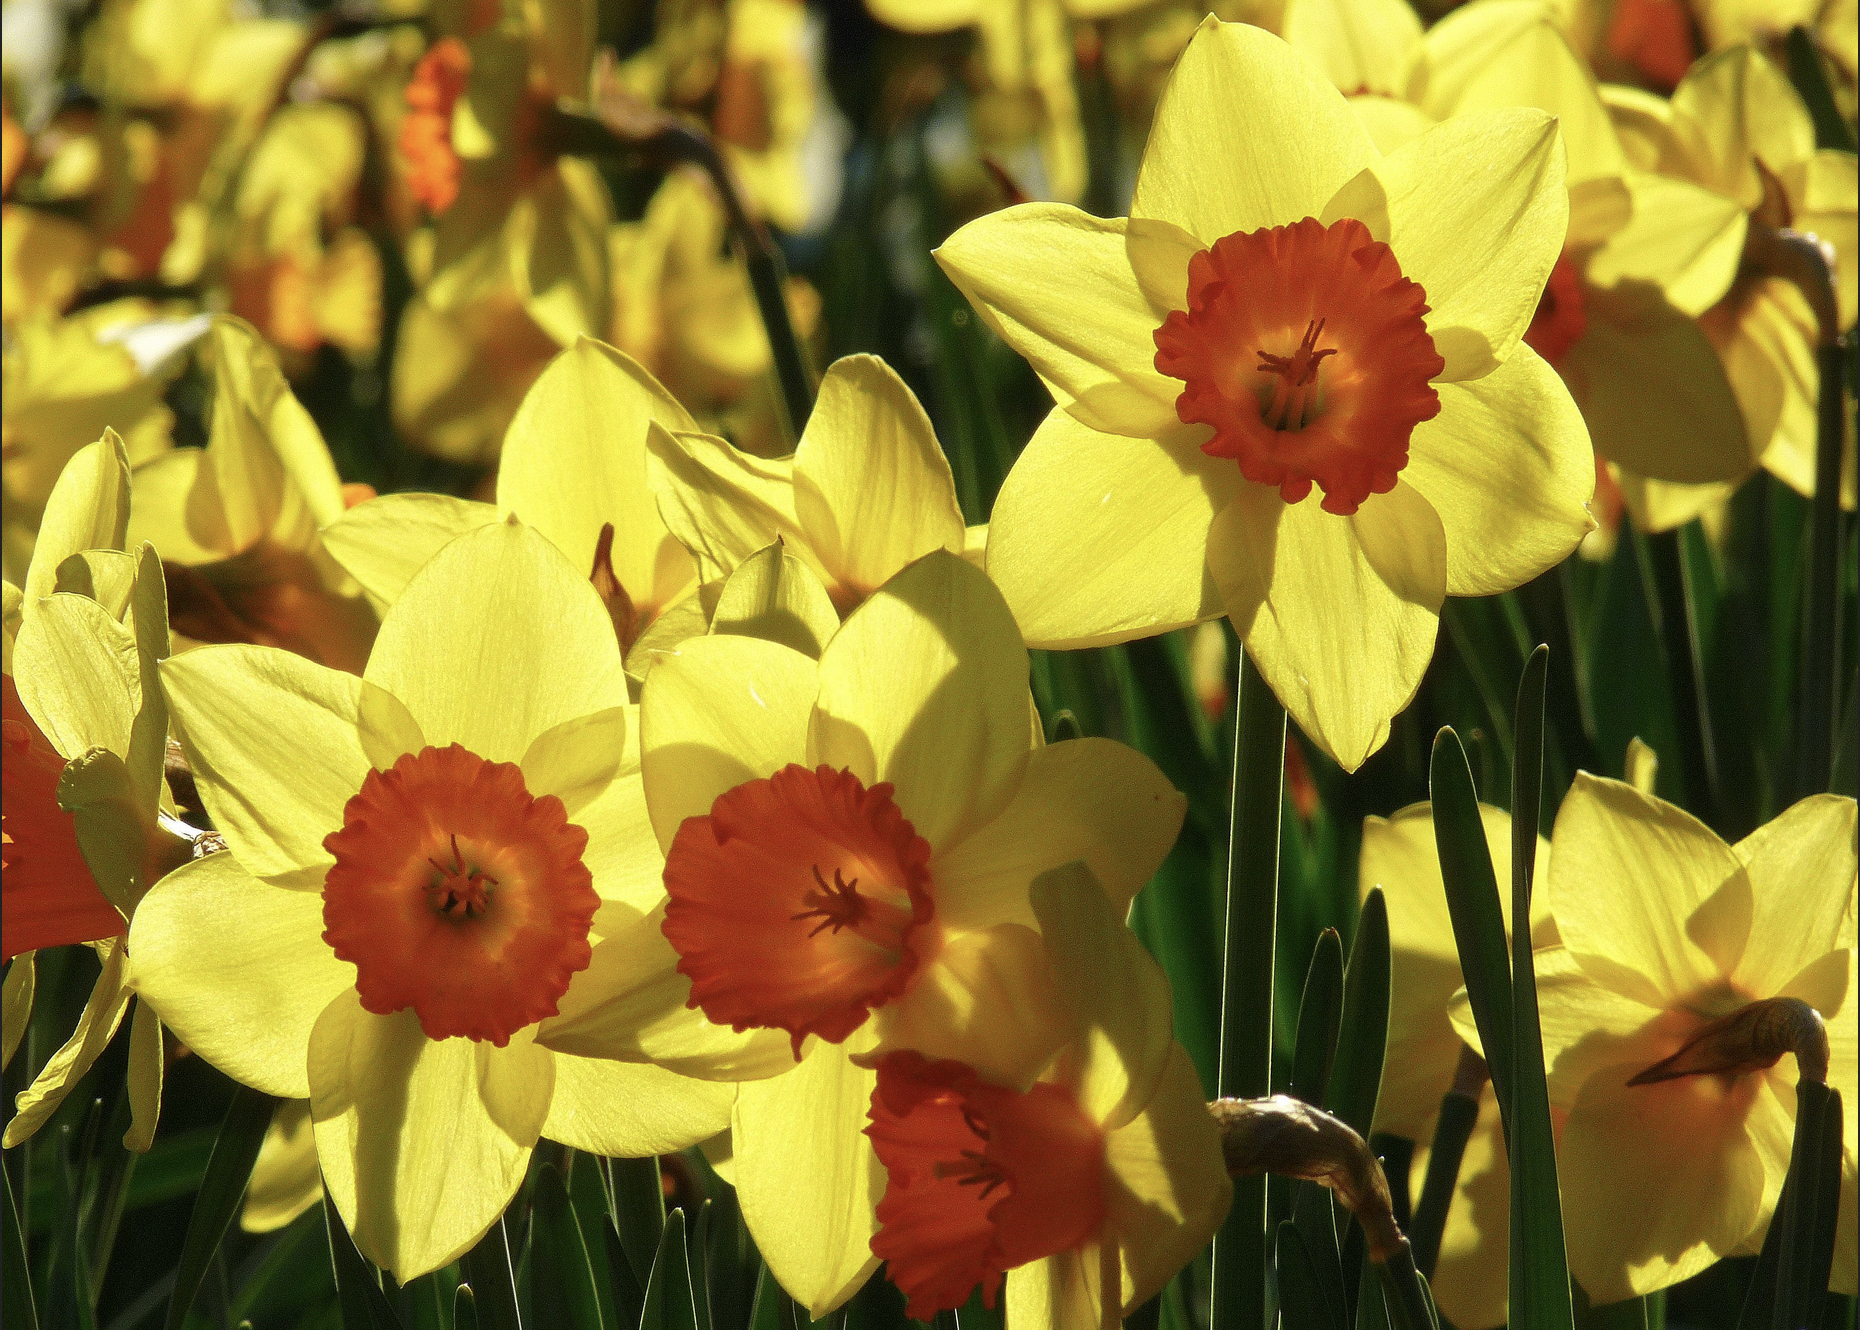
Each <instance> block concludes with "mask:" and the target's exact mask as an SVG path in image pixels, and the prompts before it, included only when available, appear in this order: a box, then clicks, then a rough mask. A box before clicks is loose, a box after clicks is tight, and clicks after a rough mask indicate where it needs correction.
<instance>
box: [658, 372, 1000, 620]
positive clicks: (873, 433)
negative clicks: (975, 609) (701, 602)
mask: <svg viewBox="0 0 1860 1330" xmlns="http://www.w3.org/2000/svg"><path fill="white" fill-rule="evenodd" d="M648 446H649V449H650V460H649V462H648V470H649V474H650V475H651V477H652V486H653V489H654V490H655V491H656V492H657V494H658V496H659V512H660V514H661V515H662V516H663V517H664V519H665V524H666V526H667V527H669V528H670V530H671V532H672V534H673V535H674V536H676V537H677V538H678V539H679V540H680V541H682V542H683V543H684V545H685V547H686V548H687V549H689V550H690V551H691V553H692V555H693V556H694V557H695V558H696V560H697V565H698V574H699V577H700V579H701V580H702V581H703V582H704V583H706V584H712V583H718V582H721V581H722V580H723V579H724V578H726V577H727V576H729V574H730V573H731V572H733V571H735V569H736V568H737V567H738V566H740V565H741V564H742V563H743V562H744V561H745V560H747V559H748V558H749V557H750V556H752V555H753V554H755V553H757V552H758V551H761V550H763V549H766V548H767V547H768V546H769V545H771V544H773V543H774V542H775V541H777V540H779V541H781V542H782V543H783V545H784V547H785V548H786V549H787V550H788V551H789V552H790V553H791V554H793V555H794V556H795V557H797V558H799V559H801V560H802V561H803V562H804V563H806V564H807V566H808V567H809V568H810V569H812V570H813V572H814V573H815V575H816V576H818V577H819V578H820V580H821V582H822V583H823V584H824V585H825V586H826V588H827V594H828V595H829V596H831V597H832V599H833V603H834V604H835V605H836V606H837V607H838V608H839V611H840V613H841V614H842V615H845V614H848V613H850V612H851V611H852V610H853V609H854V608H855V607H856V606H857V605H859V604H860V603H861V602H862V601H863V600H864V599H865V598H866V597H867V596H870V595H871V594H872V593H873V592H874V591H876V590H877V589H878V588H879V587H880V586H881V585H883V584H884V583H885V582H886V581H887V580H888V579H890V578H891V577H892V575H893V574H895V573H897V572H898V571H899V570H900V569H902V568H903V567H904V566H905V565H907V564H909V563H911V562H912V561H913V560H915V559H919V558H921V557H923V556H924V555H925V554H928V553H930V552H931V551H932V550H948V551H950V552H952V553H956V554H961V553H964V552H965V551H968V550H976V549H978V548H979V546H980V544H981V541H982V539H983V538H984V537H985V535H986V528H982V527H977V528H974V529H972V530H971V529H968V528H965V527H964V526H963V522H962V509H961V508H960V507H959V506H958V505H957V502H956V482H955V480H954V478H953V477H952V476H951V474H950V469H949V459H948V458H947V457H946V456H944V453H943V449H942V447H941V445H939V444H938V443H937V440H936V432H935V431H934V430H933V429H932V428H931V426H930V418H929V417H928V416H927V415H925V414H924V409H923V407H922V406H920V405H919V404H918V401H917V398H916V396H915V395H914V394H913V393H912V392H911V390H910V389H909V388H908V387H906V386H905V383H904V380H902V379H900V378H899V377H898V376H897V373H896V371H894V370H893V369H892V368H891V367H890V366H889V365H887V364H885V362H884V361H882V360H880V359H878V358H877V357H876V356H847V357H845V358H844V359H842V360H837V361H835V362H834V363H833V365H832V366H831V367H830V368H829V369H828V370H827V373H826V376H825V377H824V378H823V379H822V380H821V384H820V399H819V401H818V402H816V403H815V405H814V411H813V414H812V415H811V416H809V417H808V421H807V428H806V429H805V430H803V431H802V434H801V441H800V444H799V445H798V446H797V447H796V448H795V451H794V455H793V456H792V457H781V458H775V459H773V460H770V459H765V458H761V457H755V456H753V455H751V454H749V453H745V452H743V451H741V450H740V449H737V448H733V447H731V446H730V444H729V443H727V442H725V441H724V440H722V439H718V438H713V437H712V436H710V435H707V434H692V433H684V434H680V433H674V432H672V431H671V430H667V429H654V430H652V431H651V434H650V437H649V441H648Z"/></svg>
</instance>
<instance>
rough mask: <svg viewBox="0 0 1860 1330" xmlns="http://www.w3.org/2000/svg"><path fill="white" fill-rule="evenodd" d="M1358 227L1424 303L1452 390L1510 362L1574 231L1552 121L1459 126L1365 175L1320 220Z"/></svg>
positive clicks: (1488, 114)
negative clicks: (1384, 247) (1387, 254)
mask: <svg viewBox="0 0 1860 1330" xmlns="http://www.w3.org/2000/svg"><path fill="white" fill-rule="evenodd" d="M1343 217H1354V218H1357V219H1358V220H1359V221H1361V222H1362V223H1363V224H1364V225H1365V226H1367V227H1368V228H1369V231H1370V233H1371V234H1372V235H1374V236H1375V238H1376V239H1378V240H1382V241H1386V242H1387V243H1388V245H1389V247H1390V248H1391V249H1392V250H1394V252H1395V258H1396V260H1397V261H1398V262H1399V263H1400V264H1401V270H1402V273H1403V275H1404V276H1406V277H1408V278H1410V279H1412V280H1413V281H1415V282H1418V283H1419V284H1420V285H1421V288H1422V289H1423V290H1424V291H1425V292H1426V293H1427V303H1428V307H1429V312H1428V315H1427V331H1428V333H1429V335H1430V336H1432V337H1433V339H1434V349H1435V350H1437V351H1438V352H1439V353H1440V355H1441V357H1442V358H1443V359H1444V360H1445V361H1446V368H1445V369H1444V370H1443V371H1442V372H1441V374H1440V375H1439V376H1438V377H1439V378H1440V379H1442V380H1444V381H1448V382H1454V381H1461V380H1466V379H1477V378H1480V377H1483V376H1484V375H1486V374H1490V373H1491V372H1492V371H1493V370H1494V369H1496V368H1497V367H1498V366H1499V364H1500V363H1502V362H1503V361H1504V360H1505V359H1506V358H1507V357H1509V356H1510V355H1511V354H1512V351H1513V349H1514V348H1515V347H1516V346H1517V345H1518V341H1519V339H1520V338H1521V337H1523V335H1524V332H1525V329H1527V328H1528V327H1529V326H1530V322H1531V316H1532V315H1533V314H1534V313H1536V311H1537V302H1538V298H1539V297H1540V296H1541V295H1542V294H1543V289H1544V282H1545V281H1546V280H1547V279H1548V278H1549V276H1550V269H1551V267H1552V266H1554V265H1555V263H1556V260H1557V256H1558V255H1559V254H1560V253H1562V249H1563V239H1564V236H1565V234H1566V233H1567V231H1568V226H1569V193H1568V191H1567V189H1566V188H1565V185H1564V160H1563V153H1562V151H1561V143H1560V140H1559V138H1558V135H1557V125H1556V121H1555V120H1553V119H1552V118H1551V117H1549V116H1547V115H1545V114H1544V113H1543V112H1541V111H1538V110H1534V109H1529V110H1527V109H1511V110H1502V111H1481V112H1477V113H1475V114H1469V115H1464V116H1456V117H1454V118H1453V119H1452V120H1449V121H1447V122H1445V123H1444V124H1441V125H1439V126H1436V127H1435V128H1434V129H1431V130H1429V131H1428V132H1427V133H1425V134H1423V135H1421V137H1419V138H1417V139H1416V140H1414V142H1412V143H1410V144H1408V145H1406V146H1405V147H1402V148H1398V149H1397V150H1396V151H1394V152H1392V153H1390V154H1389V155H1388V156H1387V157H1384V158H1382V159H1380V160H1379V161H1377V162H1375V163H1373V164H1372V165H1369V166H1367V167H1366V168H1365V169H1364V170H1363V171H1362V172H1361V174H1359V175H1358V176H1356V178H1355V179H1353V180H1351V181H1350V182H1349V183H1348V184H1346V185H1344V186H1343V188H1341V189H1340V190H1338V191H1337V194H1336V196H1335V197H1333V198H1332V199H1330V200H1329V201H1328V202H1327V203H1326V204H1325V206H1324V209H1323V212H1322V213H1321V214H1320V220H1321V221H1323V222H1324V223H1325V224H1326V225H1329V224H1330V223H1332V222H1335V221H1336V220H1338V219H1339V218H1343Z"/></svg>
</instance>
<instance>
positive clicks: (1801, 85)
mask: <svg viewBox="0 0 1860 1330" xmlns="http://www.w3.org/2000/svg"><path fill="white" fill-rule="evenodd" d="M1787 49H1788V55H1789V81H1790V82H1791V83H1793V84H1795V90H1796V91H1797V92H1799V93H1800V94H1801V95H1802V101H1803V102H1804V103H1805V104H1806V105H1807V106H1808V114H1809V116H1810V117H1811V118H1812V119H1813V120H1814V122H1815V146H1816V147H1818V148H1833V149H1835V150H1836V151H1837V152H1852V151H1853V150H1854V132H1853V127H1852V126H1850V125H1849V124H1848V123H1847V121H1846V119H1845V118H1844V117H1843V116H1842V115H1841V108H1840V106H1839V105H1838V104H1837V103H1836V102H1835V100H1834V93H1833V92H1832V91H1831V90H1830V89H1829V87H1828V67H1827V64H1826V62H1825V60H1824V58H1823V56H1822V54H1821V51H1820V49H1819V48H1818V47H1817V46H1816V45H1815V36H1814V34H1813V33H1812V32H1810V31H1809V30H1808V29H1807V28H1804V27H1799V26H1798V27H1794V28H1791V29H1789V40H1788V48H1787Z"/></svg>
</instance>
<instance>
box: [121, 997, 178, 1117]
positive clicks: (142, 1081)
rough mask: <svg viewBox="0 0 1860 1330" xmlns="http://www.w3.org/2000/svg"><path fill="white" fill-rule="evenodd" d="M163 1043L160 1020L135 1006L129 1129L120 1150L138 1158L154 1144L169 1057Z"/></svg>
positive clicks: (141, 1004) (145, 1008)
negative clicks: (136, 1155) (163, 1069)
mask: <svg viewBox="0 0 1860 1330" xmlns="http://www.w3.org/2000/svg"><path fill="white" fill-rule="evenodd" d="M162 1042H163V1041H162V1037H161V1018H160V1017H158V1016H157V1015H156V1014H155V1011H154V1009H153V1008H151V1007H150V1006H149V1004H148V1003H146V1002H138V1003H137V1004H136V1009H135V1014H134V1015H133V1016H131V1017H130V1020H129V1067H128V1070H127V1073H126V1088H127V1089H128V1092H129V1129H128V1130H127V1131H125V1132H124V1133H123V1148H124V1149H125V1150H134V1151H135V1152H136V1153H137V1154H144V1153H146V1152H147V1151H148V1148H149V1147H150V1146H152V1145H154V1144H155V1126H156V1124H157V1122H158V1121H159V1120H160V1118H161V1081H162V1068H163V1065H164V1064H165V1062H166V1060H167V1057H168V1054H167V1051H166V1050H165V1049H164V1048H163V1047H162Z"/></svg>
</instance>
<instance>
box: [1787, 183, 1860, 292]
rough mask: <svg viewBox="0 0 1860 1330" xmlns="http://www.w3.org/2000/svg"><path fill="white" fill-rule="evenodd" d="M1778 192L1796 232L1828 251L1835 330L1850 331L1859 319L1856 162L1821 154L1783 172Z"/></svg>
mask: <svg viewBox="0 0 1860 1330" xmlns="http://www.w3.org/2000/svg"><path fill="white" fill-rule="evenodd" d="M1783 188H1784V190H1785V192H1787V193H1788V195H1789V198H1790V202H1791V203H1792V204H1793V206H1794V210H1795V217H1794V218H1793V219H1792V220H1793V222H1794V224H1795V227H1796V229H1797V230H1800V231H1810V232H1813V233H1814V234H1815V235H1816V236H1819V237H1820V238H1821V239H1822V240H1825V241H1827V242H1828V243H1829V244H1830V245H1833V246H1834V291H1835V299H1836V301H1837V302H1838V304H1839V306H1840V322H1841V327H1843V328H1851V327H1853V326H1854V318H1855V315H1856V313H1860V310H1857V309H1856V306H1860V218H1857V217H1856V216H1855V206H1854V196H1855V193H1856V189H1857V188H1860V161H1856V159H1855V157H1854V154H1853V153H1851V152H1841V151H1838V150H1836V149H1833V148H1823V149H1821V150H1819V151H1818V152H1816V153H1815V155H1814V156H1813V157H1811V158H1809V159H1808V160H1807V161H1806V162H1803V163H1801V164H1800V165H1799V166H1797V167H1796V168H1794V169H1793V170H1791V171H1788V172H1785V173H1784V181H1783Z"/></svg>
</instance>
